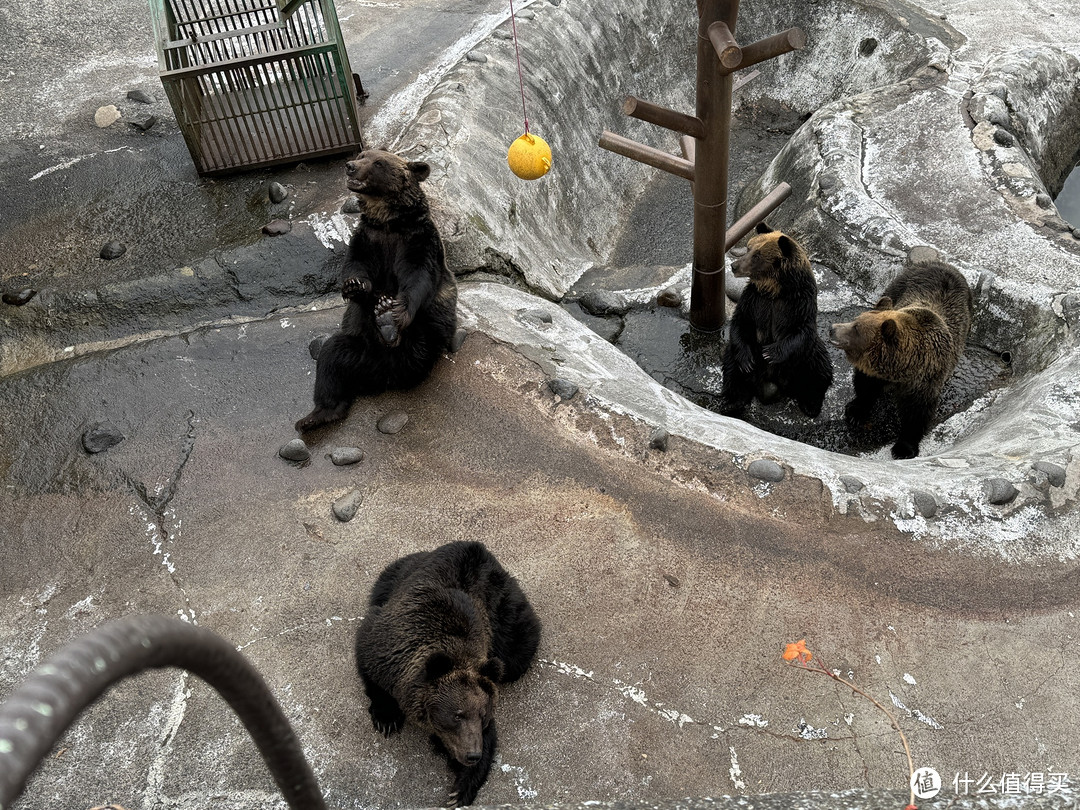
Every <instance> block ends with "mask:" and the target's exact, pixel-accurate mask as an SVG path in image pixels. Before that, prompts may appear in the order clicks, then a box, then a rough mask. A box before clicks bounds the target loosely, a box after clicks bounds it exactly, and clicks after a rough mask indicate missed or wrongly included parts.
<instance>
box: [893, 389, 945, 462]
mask: <svg viewBox="0 0 1080 810" xmlns="http://www.w3.org/2000/svg"><path fill="white" fill-rule="evenodd" d="M937 403H938V398H937V397H936V396H926V395H925V394H923V395H920V394H908V395H901V396H898V397H897V401H896V404H897V409H898V410H899V411H900V434H899V435H898V436H897V438H896V444H894V445H893V446H892V457H893V458H895V459H905V458H915V456H917V455H919V444H920V443H921V442H922V438H923V436H925V435H926V431H927V430H929V429H930V421H931V420H932V419H933V416H934V413H935V412H936V411H937Z"/></svg>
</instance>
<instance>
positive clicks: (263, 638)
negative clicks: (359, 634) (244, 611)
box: [236, 596, 364, 652]
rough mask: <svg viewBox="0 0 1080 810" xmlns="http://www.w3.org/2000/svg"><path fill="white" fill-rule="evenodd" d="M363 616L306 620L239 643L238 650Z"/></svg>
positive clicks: (358, 619)
mask: <svg viewBox="0 0 1080 810" xmlns="http://www.w3.org/2000/svg"><path fill="white" fill-rule="evenodd" d="M258 599H259V600H261V599H262V597H261V596H260V597H259V598H258ZM256 602H258V600H256ZM363 618H364V617H363V616H353V617H352V618H348V619H346V618H343V617H341V616H331V617H330V618H328V619H325V620H323V621H314V622H305V623H304V624H298V625H296V626H295V627H287V628H285V629H284V630H279V631H278V632H277V633H271V634H269V635H265V636H259V637H258V638H253V639H252V640H251V641H247V642H245V643H243V644H237V645H236V649H237V651H238V652H243V651H244V650H246V649H247V648H248V647H250V646H251V645H253V644H258V643H260V642H263V641H270V640H271V639H275V638H281V637H282V636H287V635H290V634H291V633H295V632H297V631H299V630H307V629H308V628H311V627H318V626H320V625H322V626H325V627H332V626H334V625H335V624H340V623H344V624H352V623H354V622H359V621H363ZM252 629H256V628H254V627H253V628H252Z"/></svg>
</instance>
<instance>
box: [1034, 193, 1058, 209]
mask: <svg viewBox="0 0 1080 810" xmlns="http://www.w3.org/2000/svg"><path fill="white" fill-rule="evenodd" d="M1035 204H1036V205H1037V206H1039V208H1049V207H1050V206H1051V205H1053V204H1054V198H1053V197H1051V196H1050V195H1049V194H1036V195H1035Z"/></svg>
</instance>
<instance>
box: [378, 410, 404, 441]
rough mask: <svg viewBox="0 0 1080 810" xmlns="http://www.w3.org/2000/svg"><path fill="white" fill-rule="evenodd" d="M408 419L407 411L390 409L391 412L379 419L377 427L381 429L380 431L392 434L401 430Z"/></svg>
mask: <svg viewBox="0 0 1080 810" xmlns="http://www.w3.org/2000/svg"><path fill="white" fill-rule="evenodd" d="M408 421H409V415H408V414H407V413H405V411H390V413H388V414H386V415H384V416H383V417H382V418H381V419H379V422H378V424H377V425H376V427H377V428H378V429H379V432H380V433H385V434H387V435H388V436H392V435H394V434H395V433H398V432H400V431H401V429H402V428H403V427H405V425H406V423H407V422H408Z"/></svg>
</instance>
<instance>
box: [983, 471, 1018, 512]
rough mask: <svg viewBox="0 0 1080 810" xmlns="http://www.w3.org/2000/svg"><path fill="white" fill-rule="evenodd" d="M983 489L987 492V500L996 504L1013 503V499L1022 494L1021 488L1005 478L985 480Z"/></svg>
mask: <svg viewBox="0 0 1080 810" xmlns="http://www.w3.org/2000/svg"><path fill="white" fill-rule="evenodd" d="M983 491H984V492H985V493H986V498H987V500H988V501H990V503H992V504H994V505H995V506H1004V505H1005V504H1007V503H1012V502H1013V499H1015V498H1016V496H1017V495H1019V494H1020V490H1018V489H1017V488H1016V487H1014V486H1013V485H1012V483H1010V482H1009V481H1006V480H1005V479H1004V478H991V479H989V480H988V481H984V482H983Z"/></svg>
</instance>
